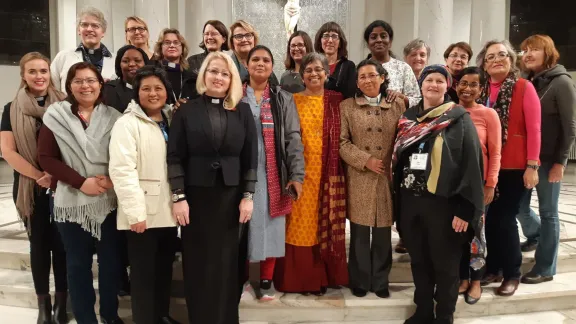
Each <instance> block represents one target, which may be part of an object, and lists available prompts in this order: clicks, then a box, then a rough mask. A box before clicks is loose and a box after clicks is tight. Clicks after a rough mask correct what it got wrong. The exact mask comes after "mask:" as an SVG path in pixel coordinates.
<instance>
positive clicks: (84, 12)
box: [76, 7, 108, 31]
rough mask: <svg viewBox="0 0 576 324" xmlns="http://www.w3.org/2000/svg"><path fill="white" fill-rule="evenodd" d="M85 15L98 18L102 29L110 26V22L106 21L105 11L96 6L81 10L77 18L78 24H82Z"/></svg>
mask: <svg viewBox="0 0 576 324" xmlns="http://www.w3.org/2000/svg"><path fill="white" fill-rule="evenodd" d="M85 16H90V17H94V18H96V19H97V20H98V21H99V22H100V25H102V30H104V31H106V28H108V22H107V21H106V18H104V13H103V12H102V11H100V10H98V9H96V8H94V7H86V8H84V9H82V10H80V12H79V13H78V16H76V20H77V26H76V27H78V26H80V21H81V20H82V18H84V17H85Z"/></svg>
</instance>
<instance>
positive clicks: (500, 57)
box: [484, 52, 510, 63]
mask: <svg viewBox="0 0 576 324" xmlns="http://www.w3.org/2000/svg"><path fill="white" fill-rule="evenodd" d="M507 57H510V54H508V53H507V52H499V53H498V54H490V55H488V56H486V58H485V59H484V60H485V61H486V62H488V63H491V62H494V61H502V60H504V59H506V58H507Z"/></svg>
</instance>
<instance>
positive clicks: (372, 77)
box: [358, 74, 380, 82]
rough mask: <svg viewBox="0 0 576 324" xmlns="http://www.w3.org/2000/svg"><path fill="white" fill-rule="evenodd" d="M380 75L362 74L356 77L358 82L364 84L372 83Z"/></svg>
mask: <svg viewBox="0 0 576 324" xmlns="http://www.w3.org/2000/svg"><path fill="white" fill-rule="evenodd" d="M379 76H380V75H379V74H368V75H366V74H362V75H360V76H358V80H359V81H362V82H366V81H374V80H376V79H377V78H378V77H379Z"/></svg>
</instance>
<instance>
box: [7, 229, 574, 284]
mask: <svg viewBox="0 0 576 324" xmlns="http://www.w3.org/2000/svg"><path fill="white" fill-rule="evenodd" d="M394 244H395V243H394ZM29 249H30V247H29V243H28V241H27V240H25V239H0V269H9V270H21V271H30V252H29ZM523 255H524V257H523V259H522V271H523V273H525V272H528V271H529V270H530V269H531V268H532V266H533V265H534V252H526V253H523ZM94 259H95V260H96V257H94ZM177 259H178V260H177V261H176V262H174V273H173V280H174V281H175V282H181V281H182V280H183V276H182V263H181V262H180V254H177ZM393 259H394V261H393V264H392V270H391V271H390V282H391V283H409V282H412V272H411V271H410V256H409V255H408V254H397V253H393ZM92 271H93V273H94V278H97V276H98V265H97V263H96V261H95V262H94V264H93V267H92ZM567 272H576V247H575V245H574V243H573V242H572V243H560V247H559V249H558V265H557V273H567Z"/></svg>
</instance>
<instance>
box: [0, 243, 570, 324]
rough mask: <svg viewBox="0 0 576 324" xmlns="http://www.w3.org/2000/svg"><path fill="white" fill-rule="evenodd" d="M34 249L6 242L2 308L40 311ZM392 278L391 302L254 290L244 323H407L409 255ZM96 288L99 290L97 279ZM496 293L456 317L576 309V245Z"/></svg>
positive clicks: (178, 300) (344, 293)
mask: <svg viewBox="0 0 576 324" xmlns="http://www.w3.org/2000/svg"><path fill="white" fill-rule="evenodd" d="M396 239H397V238H394V241H395V240H396ZM28 249H29V246H28V241H27V239H26V237H25V236H24V235H23V234H21V235H16V236H12V237H10V238H0V305H5V306H17V307H26V308H36V297H35V294H34V287H33V284H32V275H31V273H30V256H29V251H28ZM533 262H534V258H533V253H525V254H524V260H523V271H527V270H529V269H530V267H531V265H532V264H533ZM181 269H182V268H181V264H180V262H179V261H177V262H175V263H174V280H173V285H172V287H173V299H172V310H171V313H172V316H173V317H174V318H176V319H178V320H180V321H182V322H183V323H186V322H187V320H186V305H185V301H184V298H182V296H183V284H182V270H181ZM255 269H257V267H255ZM93 271H94V278H97V271H98V269H97V264H96V262H95V263H94V267H93ZM390 279H391V283H392V284H391V286H390V292H391V294H392V297H391V298H389V299H380V298H378V297H376V296H375V295H374V294H369V295H368V296H366V297H364V298H356V297H354V296H353V295H352V294H351V293H350V291H349V290H348V289H340V290H336V289H329V291H328V293H327V294H326V295H324V296H322V297H316V296H302V295H298V294H284V295H282V294H280V293H277V297H278V298H277V299H276V300H273V301H266V302H260V301H259V300H258V299H257V298H256V297H255V295H256V293H257V290H256V291H255V290H254V289H252V288H251V287H249V288H247V289H246V291H245V293H244V295H243V297H242V301H241V303H240V318H241V320H242V321H265V322H270V323H278V324H284V323H294V322H297V323H322V322H336V321H338V322H349V321H350V322H352V321H383V320H401V319H405V318H407V317H409V316H410V315H411V314H412V312H413V311H414V307H415V306H414V304H413V302H412V296H413V292H414V286H413V284H412V275H411V272H410V263H409V257H408V255H397V254H395V255H394V265H393V268H392V272H391V274H390ZM94 284H95V286H97V280H95V281H94ZM494 289H495V287H494V286H489V287H485V288H484V293H483V295H482V299H481V300H480V302H478V304H476V305H473V306H470V305H468V304H466V303H464V300H463V299H462V297H460V299H459V300H458V304H457V307H456V316H457V317H479V316H491V315H504V314H516V313H526V312H540V311H552V310H563V309H574V308H576V244H575V243H573V242H566V243H561V246H560V250H559V260H558V275H556V276H555V277H554V281H552V282H548V283H543V284H539V285H521V286H520V288H519V289H518V291H517V292H516V294H515V295H514V296H513V297H507V298H506V297H499V296H496V295H495V294H494ZM120 307H121V310H120V315H121V316H122V317H123V318H126V319H127V322H128V323H130V322H131V321H130V298H129V297H123V298H120ZM96 309H98V306H97V307H96Z"/></svg>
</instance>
